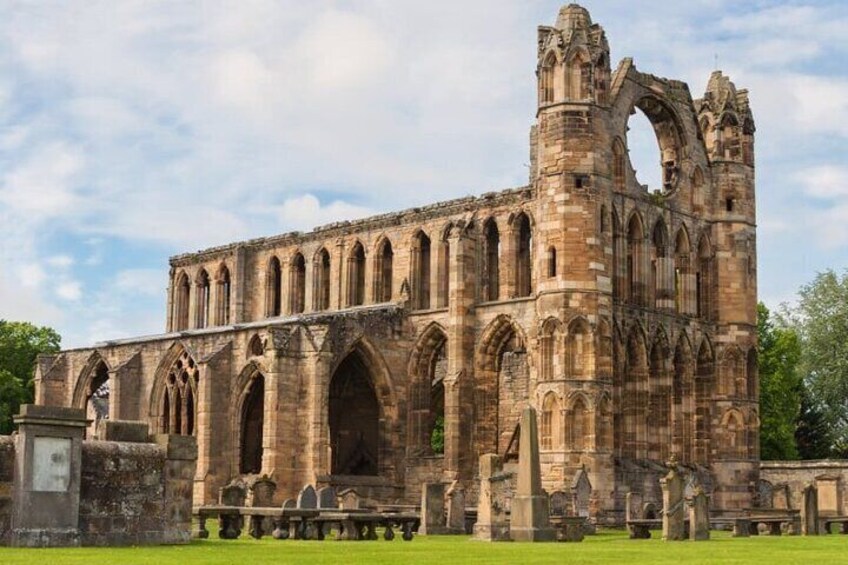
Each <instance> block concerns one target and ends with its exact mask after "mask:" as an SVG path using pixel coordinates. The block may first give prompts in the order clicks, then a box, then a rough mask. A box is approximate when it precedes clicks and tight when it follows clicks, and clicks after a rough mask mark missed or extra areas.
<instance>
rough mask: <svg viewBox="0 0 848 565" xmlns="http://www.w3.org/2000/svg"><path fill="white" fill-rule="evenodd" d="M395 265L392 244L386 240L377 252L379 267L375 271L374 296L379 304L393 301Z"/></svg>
mask: <svg viewBox="0 0 848 565" xmlns="http://www.w3.org/2000/svg"><path fill="white" fill-rule="evenodd" d="M393 263H394V252H393V251H392V242H391V241H389V240H388V239H384V240H383V242H382V243H381V244H380V247H379V248H378V250H377V265H376V268H375V269H374V281H375V289H374V290H375V292H374V296H375V298H376V301H377V302H391V301H392V276H393V270H392V269H393Z"/></svg>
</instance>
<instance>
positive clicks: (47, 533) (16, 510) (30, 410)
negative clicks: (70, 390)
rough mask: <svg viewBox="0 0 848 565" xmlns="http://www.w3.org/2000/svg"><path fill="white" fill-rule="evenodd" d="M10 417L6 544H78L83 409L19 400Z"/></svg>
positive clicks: (46, 545) (24, 545)
mask: <svg viewBox="0 0 848 565" xmlns="http://www.w3.org/2000/svg"><path fill="white" fill-rule="evenodd" d="M14 421H15V423H16V424H17V425H18V436H17V438H16V445H15V451H16V455H15V472H14V481H13V484H12V520H11V532H10V536H9V545H12V546H15V547H61V546H78V545H79V544H80V537H79V535H80V533H79V506H80V477H81V471H82V440H83V438H84V437H85V429H86V427H87V426H88V420H86V418H85V410H82V409H77V408H60V407H56V406H36V405H34V404H24V405H23V406H21V408H20V413H19V414H18V415H17V416H15V417H14Z"/></svg>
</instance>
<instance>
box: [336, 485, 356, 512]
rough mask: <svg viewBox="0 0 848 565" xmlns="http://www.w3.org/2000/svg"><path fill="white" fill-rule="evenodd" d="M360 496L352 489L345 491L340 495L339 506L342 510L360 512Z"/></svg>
mask: <svg viewBox="0 0 848 565" xmlns="http://www.w3.org/2000/svg"><path fill="white" fill-rule="evenodd" d="M359 504H360V498H359V494H358V493H357V492H356V491H355V490H353V489H352V488H348V489H345V490H343V491H341V492H340V493H339V506H340V507H341V509H342V510H359Z"/></svg>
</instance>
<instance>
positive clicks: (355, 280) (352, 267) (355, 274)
mask: <svg viewBox="0 0 848 565" xmlns="http://www.w3.org/2000/svg"><path fill="white" fill-rule="evenodd" d="M347 284H348V294H347V304H348V306H361V305H363V304H365V249H364V248H363V247H362V244H361V243H359V242H358V241H357V242H356V244H354V246H353V249H352V250H351V252H350V257H348V262H347Z"/></svg>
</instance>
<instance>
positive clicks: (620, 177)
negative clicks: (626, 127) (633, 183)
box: [612, 138, 626, 190]
mask: <svg viewBox="0 0 848 565" xmlns="http://www.w3.org/2000/svg"><path fill="white" fill-rule="evenodd" d="M625 155H626V152H625V150H624V144H623V143H622V142H621V140H620V139H619V138H615V140H614V141H613V142H612V186H613V188H614V189H616V190H624V182H625V176H624V163H625Z"/></svg>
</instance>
